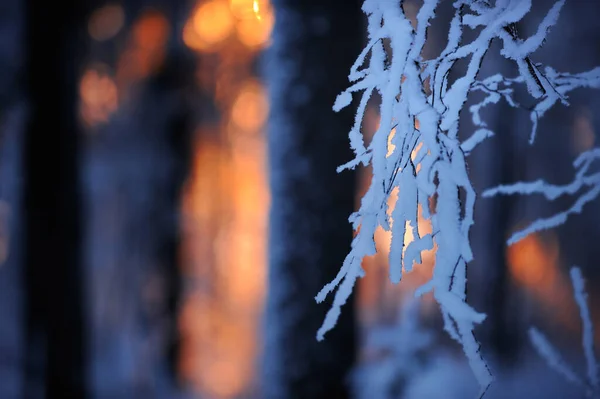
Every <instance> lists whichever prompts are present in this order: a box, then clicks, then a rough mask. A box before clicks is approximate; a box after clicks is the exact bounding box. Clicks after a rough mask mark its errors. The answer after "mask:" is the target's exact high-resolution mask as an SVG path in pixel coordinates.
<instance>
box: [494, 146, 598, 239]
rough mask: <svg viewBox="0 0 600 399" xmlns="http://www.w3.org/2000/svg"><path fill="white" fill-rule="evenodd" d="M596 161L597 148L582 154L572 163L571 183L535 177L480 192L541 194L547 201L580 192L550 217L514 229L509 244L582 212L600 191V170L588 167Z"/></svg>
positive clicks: (554, 225)
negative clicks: (566, 207)
mask: <svg viewBox="0 0 600 399" xmlns="http://www.w3.org/2000/svg"><path fill="white" fill-rule="evenodd" d="M598 160H600V149H598V148H595V149H591V150H589V151H586V152H584V153H582V154H581V155H580V156H579V157H578V158H577V159H576V160H575V162H574V163H573V165H574V167H575V168H576V169H577V173H576V174H575V178H574V179H573V181H572V182H571V183H569V184H566V185H560V186H557V185H554V184H550V183H547V182H545V181H543V180H537V181H534V182H529V183H525V182H517V183H513V184H509V185H501V186H498V187H495V188H492V189H489V190H486V191H485V192H484V193H483V196H484V197H492V196H495V195H499V194H502V195H514V194H521V195H531V194H541V195H543V196H544V197H546V199H548V200H550V201H553V200H555V199H557V198H559V197H561V196H563V195H575V194H577V193H580V192H581V194H579V197H577V199H576V200H575V201H574V202H573V205H571V207H569V208H568V209H566V210H564V211H562V212H559V213H557V214H555V215H553V216H550V217H547V218H541V219H538V220H536V221H535V222H533V223H532V224H530V225H529V226H527V227H526V228H524V229H523V230H520V231H517V232H516V233H514V234H513V235H512V236H511V237H510V238H509V239H508V244H509V245H512V244H514V243H516V242H518V241H520V240H522V239H523V238H525V237H527V236H528V235H529V234H532V233H535V232H538V231H541V230H546V229H551V228H554V227H558V226H560V225H561V224H563V223H565V222H566V221H567V218H568V217H569V216H571V215H573V214H575V213H581V211H582V210H583V207H584V206H585V205H587V204H588V203H590V202H592V201H593V200H595V199H596V198H598V194H600V173H598V172H595V173H593V172H592V171H591V170H590V169H591V167H592V165H593V164H594V162H595V161H598Z"/></svg>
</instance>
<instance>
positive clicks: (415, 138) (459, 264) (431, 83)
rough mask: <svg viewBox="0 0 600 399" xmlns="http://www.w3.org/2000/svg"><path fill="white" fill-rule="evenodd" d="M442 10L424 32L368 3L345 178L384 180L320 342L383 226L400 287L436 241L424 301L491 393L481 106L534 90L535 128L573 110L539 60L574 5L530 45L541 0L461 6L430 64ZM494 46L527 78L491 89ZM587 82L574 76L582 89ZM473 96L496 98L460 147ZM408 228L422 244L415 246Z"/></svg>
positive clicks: (365, 215)
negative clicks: (368, 125) (478, 294)
mask: <svg viewBox="0 0 600 399" xmlns="http://www.w3.org/2000/svg"><path fill="white" fill-rule="evenodd" d="M439 3H440V0H424V1H423V5H422V6H421V7H420V9H419V11H418V13H417V17H416V27H415V28H413V26H412V25H411V23H410V21H409V19H408V18H407V16H406V15H405V13H404V10H403V8H402V6H403V1H400V0H395V1H390V0H365V1H364V4H363V11H364V12H365V13H366V14H367V17H368V34H369V38H368V39H369V40H368V43H367V45H366V46H365V48H364V50H363V51H362V52H361V53H360V54H359V56H358V58H357V60H356V62H355V63H354V65H353V66H352V68H351V70H350V75H349V80H350V82H352V85H351V86H350V87H349V88H348V89H346V90H345V91H344V92H343V93H341V94H340V95H339V96H338V98H337V100H336V102H335V104H334V107H333V108H334V110H336V111H338V110H340V109H342V108H344V107H346V106H348V105H349V104H350V103H351V102H352V101H353V100H355V98H354V95H355V94H356V97H358V99H359V101H358V112H357V114H356V118H355V124H354V126H353V127H352V129H351V130H350V133H349V137H350V145H351V147H352V149H353V151H354V154H355V158H354V159H353V160H351V161H349V162H348V163H347V164H345V165H342V166H341V167H340V168H339V171H342V170H344V169H348V168H350V169H351V168H354V167H356V166H357V165H359V164H363V165H365V166H366V165H369V164H370V165H371V166H372V167H373V176H372V179H371V184H370V187H369V189H368V191H367V192H366V194H365V195H364V197H363V198H362V201H361V206H360V209H359V210H358V212H356V213H354V214H353V215H351V217H350V221H351V222H352V223H353V226H354V229H355V230H356V231H357V234H356V236H355V238H354V241H353V243H352V248H351V251H350V253H349V254H348V256H347V257H346V259H345V260H344V262H343V265H342V267H341V269H340V272H339V274H338V275H337V276H336V277H335V279H334V280H333V281H332V282H331V283H329V284H327V285H326V286H325V287H324V288H323V290H322V291H321V292H319V293H318V295H317V296H316V300H317V301H318V302H321V301H323V300H324V299H325V298H326V297H327V295H328V294H329V293H330V292H332V291H334V290H336V289H337V291H336V292H335V297H334V301H333V306H332V308H331V309H330V310H329V312H328V314H327V316H326V318H325V321H324V323H323V325H322V326H321V328H320V329H319V331H318V333H317V338H318V339H319V340H321V339H323V337H324V334H325V333H326V332H327V331H329V330H330V329H332V328H333V327H334V325H335V323H336V321H337V319H338V317H339V315H340V312H341V307H342V306H343V305H344V303H345V302H346V301H347V299H348V298H349V296H350V294H351V292H352V289H353V286H354V284H355V282H356V280H357V279H358V278H359V277H362V276H363V275H364V270H363V269H362V267H361V261H362V259H363V258H364V257H365V256H369V255H373V254H374V253H375V251H376V249H375V243H374V234H375V231H376V229H377V228H378V227H381V228H383V229H384V230H386V231H390V232H391V233H392V241H391V247H390V254H389V260H390V279H391V280H392V282H394V283H398V282H399V281H400V280H401V278H402V274H403V272H405V271H410V270H411V268H412V266H413V264H414V263H419V261H420V254H421V251H423V250H430V249H432V248H433V247H434V245H435V246H436V247H437V251H436V258H435V268H434V272H433V277H432V279H431V280H430V281H429V282H427V283H426V284H425V285H424V286H422V287H421V288H420V289H419V290H418V292H417V294H418V295H421V294H423V293H426V292H430V291H433V295H434V297H435V299H436V300H437V302H438V303H439V305H440V308H441V312H442V316H443V319H444V329H445V330H446V331H447V332H448V334H449V335H450V336H451V337H452V338H454V339H455V340H456V341H457V342H458V343H459V344H460V345H461V346H462V348H463V350H464V352H465V354H466V356H467V359H468V361H469V364H470V366H471V368H472V370H473V372H474V374H475V376H476V378H477V380H478V382H479V384H480V386H481V392H482V394H483V393H484V392H485V390H486V389H487V387H488V386H489V384H490V383H491V381H492V376H491V373H490V371H489V369H488V367H487V365H486V362H485V361H484V360H483V358H482V356H481V354H480V351H479V343H478V342H477V341H476V340H475V338H474V336H473V329H474V327H475V325H477V324H479V323H481V322H482V321H483V320H484V319H485V315H484V314H482V313H478V312H476V311H475V310H474V309H473V308H472V307H471V306H469V305H468V304H467V302H466V290H465V289H466V272H467V264H468V263H469V262H470V261H471V260H472V258H473V255H472V253H471V246H470V243H469V231H470V228H471V226H472V225H473V207H474V203H475V192H474V190H473V187H472V185H471V181H470V180H469V176H468V174H467V166H466V161H465V156H466V155H468V153H470V152H471V151H472V150H473V149H474V148H475V147H476V146H477V144H479V143H480V142H482V141H483V140H484V139H486V138H487V137H490V136H491V135H492V132H491V131H489V130H488V129H487V128H486V127H485V124H484V123H483V122H482V121H481V119H480V118H479V116H478V110H479V109H481V108H482V107H483V106H485V105H487V104H491V103H494V102H497V101H498V100H499V99H500V98H502V97H504V98H505V99H506V100H507V101H509V102H513V103H514V101H513V100H512V91H511V86H512V85H514V84H525V85H526V87H527V88H528V90H529V92H530V94H531V95H532V96H533V97H534V98H536V99H537V101H538V105H537V106H536V107H537V108H536V112H535V115H536V119H535V120H536V121H537V118H538V117H540V116H541V115H542V114H543V113H544V112H545V110H547V109H548V108H549V107H550V106H552V105H553V104H555V103H556V102H558V101H560V102H563V103H564V102H566V100H565V98H564V93H563V92H561V91H560V90H559V89H557V88H556V87H555V86H554V84H555V83H556V82H557V81H560V79H567V80H568V79H569V77H565V76H566V75H559V74H556V73H554V72H553V71H552V70H550V69H547V70H546V71H545V72H542V71H541V70H540V67H539V66H538V65H536V64H535V63H533V62H532V61H531V59H530V54H531V53H533V52H535V51H536V50H537V49H538V48H539V47H540V46H541V45H542V44H543V42H544V39H545V37H546V34H547V32H548V30H549V28H550V27H551V26H553V25H554V24H555V23H556V20H557V18H558V15H559V12H560V9H561V7H562V6H563V4H564V0H559V1H557V2H556V3H555V4H554V5H553V6H552V7H551V8H550V10H549V11H548V13H547V15H546V16H545V18H544V19H543V20H542V22H541V23H540V25H539V28H538V29H537V31H536V32H535V33H534V34H533V35H532V36H531V37H529V38H526V39H523V38H520V37H519V35H518V32H517V30H516V28H515V26H516V23H517V22H519V21H520V20H521V19H522V18H523V17H524V16H525V15H526V14H527V13H528V12H529V11H530V9H531V0H519V1H512V0H497V1H495V2H493V3H494V5H490V3H491V2H488V1H484V0H457V1H454V3H453V7H454V9H453V17H452V20H451V23H450V27H449V31H448V42H447V44H446V47H445V49H444V50H443V51H442V52H441V54H440V55H439V56H437V57H435V58H432V59H424V58H423V56H422V50H423V46H424V45H425V41H426V38H427V29H428V27H429V25H430V24H431V23H433V22H434V21H435V18H434V17H435V12H436V9H437V8H438V5H439ZM464 28H467V29H469V30H471V31H474V32H476V35H477V37H476V38H475V39H474V40H471V41H467V39H466V38H465V37H463V29H464ZM494 39H496V40H500V41H501V42H502V44H503V49H502V51H501V54H502V55H503V56H504V57H505V58H507V59H510V60H513V61H514V62H516V64H517V66H518V69H519V72H520V75H519V76H518V77H517V78H514V79H505V78H503V77H501V76H499V75H497V76H495V77H492V78H489V79H486V80H484V81H479V80H478V79H477V77H478V73H479V69H480V66H481V63H482V61H483V57H484V56H485V54H486V52H487V51H488V49H489V47H490V44H491V42H492V40H494ZM386 49H387V50H386ZM388 50H389V51H388ZM461 60H467V61H468V66H467V68H466V71H465V72H464V74H462V75H461V76H459V77H458V78H457V79H455V80H454V81H453V82H450V81H449V79H448V76H449V74H450V72H453V73H454V72H456V69H453V68H454V67H455V65H456V63H457V62H459V61H461ZM548 74H549V75H550V76H546V75H548ZM577 79H578V78H577V77H572V80H573V81H576V80H577ZM559 87H560V85H559ZM565 87H566V86H564V87H563V89H564V88H565ZM473 90H479V91H483V92H484V93H486V94H487V99H486V100H484V103H483V104H479V105H478V106H475V108H473V109H472V112H473V118H474V120H476V121H478V123H477V122H476V124H478V127H479V130H477V131H476V132H475V133H474V134H473V136H471V137H470V138H469V139H467V140H465V141H462V142H461V140H460V139H459V135H458V132H459V115H460V113H461V111H462V110H463V108H464V105H465V103H466V101H467V98H468V95H469V93H470V92H471V91H473ZM375 92H377V93H378V94H379V96H380V97H381V105H380V116H381V120H380V125H379V128H378V129H377V131H376V132H375V134H374V136H373V139H372V140H371V142H370V143H368V145H367V144H366V143H365V142H364V139H363V135H362V132H361V124H362V120H363V117H364V114H365V110H366V107H367V103H368V102H369V99H370V98H371V96H372V95H373V93H375ZM395 191H398V199H397V201H396V202H395V204H393V205H391V206H388V199H389V197H390V194H391V193H392V192H395ZM432 199H433V200H434V201H430V200H432ZM461 199H462V200H461ZM431 203H434V205H431ZM419 208H420V209H422V211H423V214H424V216H425V217H426V218H429V219H430V221H431V225H432V227H433V230H432V233H426V232H424V231H420V229H419V225H418V220H417V217H418V216H417V215H418V213H419V212H418V210H419ZM407 229H409V230H410V231H409V232H410V233H412V234H411V235H412V237H414V240H413V241H412V242H410V243H408V244H407V245H406V246H405V242H404V236H405V234H406V233H407Z"/></svg>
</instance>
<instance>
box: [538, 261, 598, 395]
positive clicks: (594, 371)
mask: <svg viewBox="0 0 600 399" xmlns="http://www.w3.org/2000/svg"><path fill="white" fill-rule="evenodd" d="M571 282H572V283H573V296H574V297H575V302H576V303H577V306H578V307H579V314H580V316H581V321H582V328H581V329H582V331H583V333H582V338H581V342H582V345H583V353H584V355H585V361H586V369H587V373H586V378H585V379H583V378H580V377H578V376H577V374H575V372H573V370H572V369H571V368H570V367H569V366H568V365H567V364H566V363H565V362H564V361H563V360H562V359H561V356H560V354H559V353H558V351H557V350H556V349H555V348H554V347H553V346H552V344H550V342H549V341H548V339H547V338H546V337H545V336H544V335H543V334H542V333H541V332H539V331H538V330H537V329H536V328H535V327H532V328H530V329H529V339H530V340H531V343H532V344H533V347H534V348H535V350H536V351H537V352H538V354H539V355H540V357H542V358H543V359H544V360H545V361H546V364H548V366H549V367H550V368H552V369H553V370H554V371H556V372H557V373H559V374H560V375H562V376H563V377H564V378H565V379H566V380H567V381H568V382H570V383H572V384H574V385H576V386H578V387H583V388H585V392H586V396H587V397H590V398H592V397H593V398H596V397H598V396H599V395H600V390H599V383H598V363H597V361H596V356H595V354H594V326H593V325H592V319H591V317H590V310H589V308H588V305H587V294H586V292H585V287H584V285H585V284H584V280H583V277H582V275H581V270H580V269H579V268H578V267H576V266H574V267H572V268H571ZM584 380H585V383H584V382H583V381H584Z"/></svg>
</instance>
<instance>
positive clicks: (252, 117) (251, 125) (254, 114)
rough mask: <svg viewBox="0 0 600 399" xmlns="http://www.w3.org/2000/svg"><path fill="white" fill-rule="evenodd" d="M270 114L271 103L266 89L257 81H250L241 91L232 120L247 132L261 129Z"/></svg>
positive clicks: (236, 100)
mask: <svg viewBox="0 0 600 399" xmlns="http://www.w3.org/2000/svg"><path fill="white" fill-rule="evenodd" d="M268 113H269V103H268V100H267V95H266V93H265V90H264V88H263V87H262V85H260V84H259V83H258V82H257V81H249V82H248V83H246V84H245V85H244V86H243V87H242V89H241V90H240V92H239V94H238V96H237V98H236V99H235V101H234V103H233V107H232V109H231V120H232V122H233V123H235V125H236V126H237V127H239V128H240V129H242V130H244V131H247V132H255V131H257V130H258V129H260V128H261V127H262V126H263V125H264V123H265V121H266V119H267V115H268Z"/></svg>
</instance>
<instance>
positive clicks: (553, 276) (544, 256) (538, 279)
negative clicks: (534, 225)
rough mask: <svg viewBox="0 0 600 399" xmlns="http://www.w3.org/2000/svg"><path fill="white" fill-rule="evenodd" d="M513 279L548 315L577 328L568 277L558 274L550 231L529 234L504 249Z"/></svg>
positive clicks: (553, 237) (554, 236)
mask: <svg viewBox="0 0 600 399" xmlns="http://www.w3.org/2000/svg"><path fill="white" fill-rule="evenodd" d="M506 251H507V253H506V257H507V262H508V268H509V271H510V274H511V276H512V278H513V280H514V281H515V282H516V283H517V284H519V285H520V286H521V287H523V288H525V290H526V291H527V292H529V293H530V294H531V295H532V296H533V298H535V299H536V300H537V302H538V303H539V304H540V305H542V307H543V309H544V310H545V311H547V312H551V313H550V316H551V317H553V318H555V319H556V320H558V321H560V322H561V323H562V324H563V325H564V326H566V327H568V328H570V329H574V328H578V325H579V320H578V319H577V316H576V314H577V311H576V309H575V304H574V302H573V297H572V287H571V284H570V281H569V278H568V277H567V276H565V275H564V274H563V272H561V262H560V257H559V245H558V240H557V238H556V235H555V234H554V233H553V232H548V233H545V234H544V235H543V236H542V235H541V234H539V233H536V234H532V235H529V236H527V237H526V238H524V239H523V240H521V241H519V242H517V243H516V244H514V245H511V246H509V247H508V248H507V250H506Z"/></svg>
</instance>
